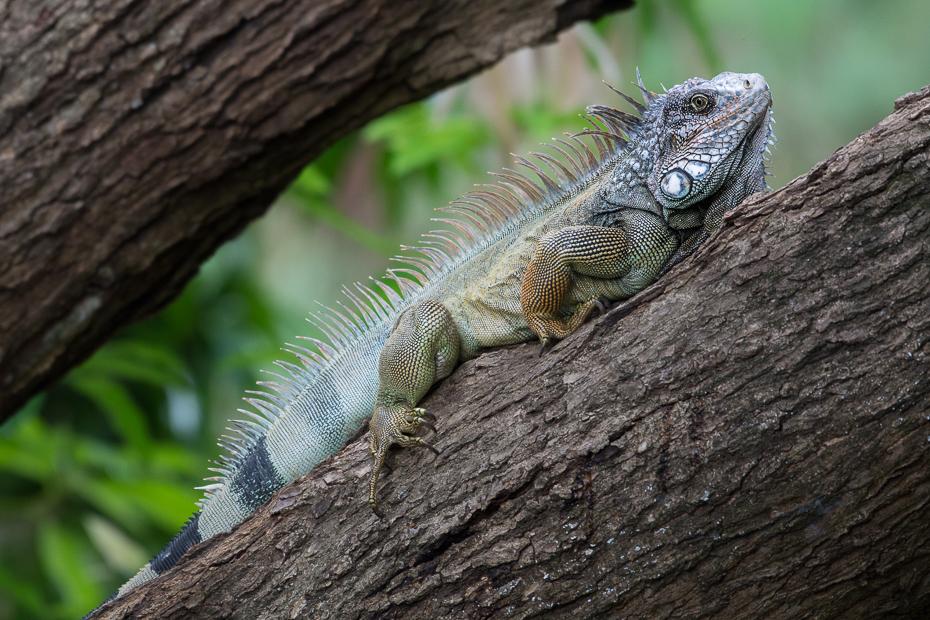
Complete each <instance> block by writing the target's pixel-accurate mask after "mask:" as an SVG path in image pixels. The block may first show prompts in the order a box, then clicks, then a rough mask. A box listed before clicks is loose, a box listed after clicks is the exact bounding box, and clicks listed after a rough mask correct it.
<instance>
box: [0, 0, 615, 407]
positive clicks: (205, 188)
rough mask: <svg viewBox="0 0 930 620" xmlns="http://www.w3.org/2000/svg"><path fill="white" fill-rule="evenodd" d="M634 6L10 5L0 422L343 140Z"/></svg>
mask: <svg viewBox="0 0 930 620" xmlns="http://www.w3.org/2000/svg"><path fill="white" fill-rule="evenodd" d="M631 4H632V1H631V0H512V1H509V2H504V3H502V2H497V1H496V0H471V1H470V2H454V1H452V0H416V1H410V0H355V1H349V0H103V1H97V2H93V3H87V2H75V1H68V0H60V1H59V2H35V1H34V0H10V1H9V2H2V3H0V187H2V188H3V190H2V193H0V421H2V420H3V419H5V418H6V417H8V416H9V415H11V414H12V413H13V412H14V411H16V409H17V408H18V407H19V406H20V405H22V404H23V403H24V402H25V400H26V399H27V398H28V397H29V396H31V395H33V394H35V393H36V392H37V391H38V390H40V389H42V388H44V387H47V386H48V385H49V384H50V383H51V382H52V381H54V380H55V379H57V378H59V377H60V376H61V375H62V374H64V373H65V372H66V371H67V370H68V369H69V368H71V367H72V366H73V365H74V364H76V363H77V362H79V361H81V360H83V359H84V358H86V357H87V356H88V355H89V354H90V353H91V352H92V351H93V350H94V349H95V348H97V347H98V346H100V345H101V344H102V343H103V342H104V341H105V340H106V339H107V338H108V337H109V336H111V335H112V334H113V333H114V331H115V330H116V329H118V328H119V327H121V326H123V325H125V324H126V323H128V322H130V321H132V320H134V319H137V318H140V317H144V316H146V315H149V314H151V313H152V312H154V311H156V310H158V309H160V308H161V307H162V306H164V305H165V304H166V303H168V302H169V301H171V300H172V299H174V298H175V297H176V296H177V294H178V293H179V292H180V291H181V289H182V288H183V286H184V285H185V283H186V282H187V281H188V280H189V279H190V278H191V276H193V275H194V274H195V273H196V272H197V269H198V267H199V265H200V263H202V262H203V261H204V260H205V259H206V258H207V257H209V256H210V255H211V254H212V253H213V251H214V250H215V249H216V248H217V246H219V244H220V243H222V242H223V241H225V240H227V239H229V238H230V237H232V236H234V235H235V234H236V233H238V232H239V231H240V230H241V229H242V227H243V226H245V225H246V224H247V223H248V222H249V221H250V220H252V219H253V218H255V217H257V216H258V215H260V214H261V213H262V212H264V210H265V209H266V208H267V207H268V205H269V204H270V203H271V202H272V200H273V199H274V198H275V197H276V196H277V195H278V194H279V193H280V192H281V190H282V189H284V187H285V186H286V185H287V183H289V182H290V181H291V180H292V179H293V178H294V177H295V176H296V175H297V173H298V172H299V171H300V169H301V168H302V167H303V166H304V165H306V164H307V163H308V162H309V161H311V160H312V159H313V158H314V157H316V156H317V155H319V154H320V153H321V152H322V151H323V150H324V149H325V148H326V147H327V146H329V145H331V144H332V143H333V142H335V141H336V140H337V139H339V138H341V137H342V136H345V135H346V134H348V133H349V132H350V131H352V130H354V129H356V128H358V127H359V126H361V125H362V124H363V123H365V122H366V121H368V120H370V119H372V118H375V117H377V116H379V115H381V114H383V113H384V112H386V111H388V110H390V109H392V108H394V107H396V106H398V105H401V104H403V103H407V102H410V101H414V100H416V99H420V98H422V97H425V96H426V95H429V94H430V93H432V92H434V91H436V90H438V89H440V88H442V87H444V86H446V85H448V84H451V83H453V82H456V81H460V80H462V79H464V78H465V77H467V76H468V75H471V74H473V73H475V72H477V71H479V70H480V69H483V68H485V67H487V66H489V65H491V64H493V63H494V62H496V61H497V60H499V59H500V58H501V57H502V56H503V55H504V54H506V53H507V52H510V51H513V50H516V49H518V48H520V47H524V46H526V45H532V44H536V43H540V42H542V41H548V40H552V39H553V38H554V36H555V34H556V33H557V32H558V31H559V30H562V29H564V28H566V27H568V26H570V25H571V24H572V23H573V22H575V21H577V20H580V19H593V18H596V17H599V16H600V15H603V14H604V13H606V12H607V11H610V10H615V9H619V8H625V7H628V6H629V5H631Z"/></svg>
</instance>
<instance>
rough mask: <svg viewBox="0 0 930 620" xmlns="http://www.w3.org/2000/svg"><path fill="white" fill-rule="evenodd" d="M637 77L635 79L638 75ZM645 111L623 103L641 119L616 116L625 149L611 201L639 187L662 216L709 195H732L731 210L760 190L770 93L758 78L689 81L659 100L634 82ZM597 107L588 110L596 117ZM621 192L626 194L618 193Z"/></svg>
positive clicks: (739, 76) (743, 76) (768, 135)
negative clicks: (619, 122)
mask: <svg viewBox="0 0 930 620" xmlns="http://www.w3.org/2000/svg"><path fill="white" fill-rule="evenodd" d="M637 77H638V73H637ZM639 88H640V91H641V92H642V95H643V100H644V102H645V104H646V105H645V106H644V105H640V104H639V103H638V102H636V101H634V100H632V99H631V98H630V97H627V96H626V95H623V94H622V93H620V94H621V96H623V97H624V98H625V99H626V100H627V101H630V102H631V103H632V104H633V105H634V107H636V109H637V111H639V113H640V114H641V115H642V118H639V119H635V121H633V120H631V117H630V116H629V115H626V114H623V113H619V112H617V111H613V112H614V113H615V114H614V115H615V116H618V117H622V118H621V121H625V122H624V123H623V131H624V133H625V134H626V137H627V138H628V140H629V142H630V144H629V147H628V149H627V157H626V161H625V162H624V165H621V166H620V167H619V168H617V170H616V172H615V176H614V178H613V179H612V185H613V187H612V188H611V189H612V190H613V191H612V192H611V193H610V194H611V198H614V197H616V198H614V199H613V200H609V202H611V203H614V202H616V203H622V202H624V200H623V199H622V198H620V197H621V196H623V195H624V192H627V193H628V194H630V195H632V196H634V198H633V200H634V201H635V202H637V203H638V202H639V200H638V199H637V198H635V196H637V195H640V194H639V192H640V191H641V190H642V188H643V186H645V188H647V189H648V190H649V193H650V194H651V195H652V198H653V199H654V200H655V201H656V202H658V203H659V205H660V206H661V207H662V210H663V212H664V213H665V215H666V216H668V215H669V214H670V213H674V212H675V211H678V210H681V209H686V208H688V207H691V206H693V205H696V204H699V203H701V202H702V201H705V200H706V199H707V198H710V197H713V196H716V195H718V194H720V193H721V192H726V193H727V194H732V196H728V197H730V198H732V199H735V201H734V204H735V203H738V202H739V201H741V200H742V199H743V198H745V197H746V196H748V195H749V194H751V193H753V192H757V191H760V190H762V189H763V188H764V187H765V181H764V177H763V175H764V173H765V165H764V164H765V162H764V158H763V155H764V152H765V149H766V144H767V142H768V141H769V139H770V138H771V137H772V132H771V129H770V122H771V109H772V94H771V92H770V91H769V87H768V84H766V82H765V79H764V78H763V77H762V76H761V75H759V74H758V73H721V74H720V75H718V76H717V77H715V78H713V79H711V80H705V79H702V78H693V79H690V80H688V81H687V82H685V83H683V84H680V85H678V86H675V87H674V88H672V89H671V90H669V91H668V92H666V93H664V94H656V93H653V92H650V91H649V90H647V89H646V88H645V86H643V83H642V80H639ZM605 110H608V108H605V107H603V106H592V107H591V108H589V112H591V113H594V114H597V115H598V116H599V117H602V116H603V115H604V113H605ZM623 188H625V190H624V189H623Z"/></svg>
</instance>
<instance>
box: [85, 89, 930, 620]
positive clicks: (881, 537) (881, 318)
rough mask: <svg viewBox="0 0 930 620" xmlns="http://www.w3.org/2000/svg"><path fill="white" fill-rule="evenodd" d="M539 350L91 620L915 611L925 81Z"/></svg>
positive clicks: (926, 180)
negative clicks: (382, 456)
mask: <svg viewBox="0 0 930 620" xmlns="http://www.w3.org/2000/svg"><path fill="white" fill-rule="evenodd" d="M895 108H896V111H895V112H894V113H893V114H892V115H891V116H890V117H888V118H887V119H886V120H885V121H883V122H882V123H881V124H879V125H878V126H877V127H875V128H874V129H872V130H870V131H869V132H867V133H865V134H863V135H862V136H860V137H859V138H858V139H856V140H855V141H854V142H853V143H852V144H850V145H849V146H847V147H845V148H843V149H841V150H839V151H837V153H836V154H834V155H833V156H832V157H831V158H830V159H828V160H827V161H825V162H823V163H821V164H819V165H818V166H816V167H815V168H814V169H813V170H812V171H811V172H809V173H808V174H806V175H804V176H802V177H800V178H798V179H797V180H795V181H794V182H793V183H791V184H790V185H789V186H787V187H786V188H784V189H782V190H780V191H778V192H775V193H773V194H767V195H764V196H757V197H754V198H753V199H751V200H750V201H748V203H747V204H745V205H744V206H743V207H741V208H740V209H739V210H738V212H736V213H733V214H731V215H730V217H728V218H727V219H726V221H725V223H724V226H723V228H722V230H721V231H720V233H719V234H717V235H716V236H715V238H714V239H712V240H711V241H710V242H708V243H707V244H706V245H705V247H704V248H702V249H701V251H700V252H699V253H698V254H697V255H696V256H695V257H693V258H692V259H691V260H689V261H687V262H686V263H685V264H683V265H681V266H680V267H679V268H677V269H676V270H675V271H674V272H672V273H671V274H669V275H668V276H667V277H665V278H663V280H661V281H660V282H659V283H657V284H656V285H654V286H653V287H651V288H650V289H647V290H646V291H644V292H643V293H641V294H640V295H639V296H638V297H636V298H634V299H633V300H631V301H629V302H628V303H626V304H623V305H621V306H620V307H618V308H616V309H614V310H613V311H612V312H610V313H609V314H608V315H606V316H605V317H602V318H600V319H599V320H597V321H595V322H593V323H592V324H589V325H587V326H586V327H585V328H584V329H582V330H581V331H580V332H579V333H578V334H576V335H574V336H573V337H572V338H569V339H568V340H566V341H564V342H563V343H561V344H559V345H558V346H557V347H555V349H554V350H553V351H551V352H550V353H548V354H546V355H545V356H544V357H542V358H541V359H537V358H536V357H535V355H534V351H535V350H536V346H535V345H525V346H517V347H511V348H505V349H500V350H495V351H491V352H488V353H485V354H484V355H482V356H481V357H479V358H478V359H476V360H473V361H471V362H469V363H467V364H465V365H463V366H462V367H461V368H459V369H458V370H457V371H456V372H455V373H454V374H453V375H452V376H451V377H450V378H449V379H447V380H446V381H444V382H443V383H442V384H441V385H440V386H439V387H438V389H436V390H435V392H434V393H433V394H432V395H430V396H429V397H428V399H427V400H426V401H425V402H424V406H425V407H427V408H428V409H430V410H431V411H433V412H435V413H436V414H438V415H439V417H440V428H439V433H440V434H439V436H438V437H437V443H438V444H439V445H441V446H442V447H444V448H445V452H444V453H443V454H442V455H441V456H439V457H435V456H433V455H432V454H431V453H429V452H427V451H423V450H421V451H416V450H404V451H396V452H395V453H394V454H393V455H392V457H391V465H392V466H393V468H394V471H393V473H392V474H391V475H389V476H386V477H384V479H383V489H382V497H383V503H382V507H383V508H384V510H385V511H386V513H387V514H388V515H389V520H388V522H381V521H379V520H378V519H376V518H375V517H374V516H373V515H372V514H371V511H370V510H369V508H368V506H367V505H366V503H365V497H366V485H365V479H366V476H367V475H368V471H369V466H370V457H369V454H368V450H367V443H366V441H365V440H364V439H358V440H355V441H354V442H350V443H349V445H348V446H347V447H346V448H345V449H344V450H343V451H341V452H340V453H339V454H338V455H336V456H335V457H334V458H330V459H327V460H326V461H324V462H323V463H322V464H320V465H319V466H318V467H317V468H315V469H314V470H313V471H312V472H311V473H310V474H309V475H307V476H305V477H304V478H303V479H301V480H299V481H298V482H296V483H294V484H292V485H290V486H288V487H286V488H285V489H283V490H282V491H281V492H279V493H278V494H277V495H276V496H275V497H274V498H273V499H272V501H271V502H270V503H269V504H268V505H266V506H265V507H263V508H262V509H261V510H259V511H258V512H257V513H256V514H255V515H254V516H253V517H252V518H250V519H249V520H248V521H246V522H245V523H243V524H242V525H241V526H240V527H238V528H236V529H235V530H234V531H233V532H232V533H231V534H229V535H225V536H222V537H221V538H220V539H217V540H212V541H208V542H206V543H204V544H202V545H200V546H198V547H196V548H194V549H193V550H191V552H190V553H189V554H188V556H187V557H186V558H185V559H183V560H182V561H181V563H180V564H179V565H178V566H177V567H176V568H175V570H174V571H173V572H171V573H169V574H168V575H166V576H164V577H162V578H159V579H158V580H156V581H153V582H151V583H149V584H146V585H145V586H143V587H140V588H138V589H137V590H135V591H133V592H131V593H130V594H129V595H128V596H126V597H125V598H124V599H122V600H119V601H116V602H113V603H111V604H109V605H108V606H106V607H105V608H104V610H103V611H102V612H100V613H99V614H98V615H97V617H99V618H127V617H130V616H131V617H133V618H156V617H157V618H182V617H183V618H285V617H286V618H375V617H380V618H461V617H465V618H498V617H500V618H503V617H516V618H524V617H543V618H850V619H853V618H855V619H861V618H889V617H895V618H924V617H927V616H926V615H925V614H926V613H927V610H928V609H930V570H928V566H930V421H928V420H930V407H928V405H930V386H928V377H927V372H928V359H927V357H928V346H927V340H928V337H930V287H928V282H930V200H928V193H930V86H928V87H927V88H925V89H924V90H923V91H921V92H920V93H919V94H912V95H908V96H906V97H904V98H902V99H900V100H899V101H898V102H897V103H896V106H895Z"/></svg>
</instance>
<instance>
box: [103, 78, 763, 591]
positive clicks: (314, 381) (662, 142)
mask: <svg viewBox="0 0 930 620" xmlns="http://www.w3.org/2000/svg"><path fill="white" fill-rule="evenodd" d="M639 88H640V91H641V92H642V95H643V99H644V101H645V104H646V105H640V104H639V103H638V102H636V101H634V100H633V99H631V98H629V97H627V96H626V95H623V94H622V93H618V94H620V95H621V96H623V97H624V98H625V99H626V100H627V101H629V102H630V103H631V104H632V105H633V106H634V107H635V108H636V110H637V111H638V112H639V114H640V116H634V115H631V114H627V113H624V112H620V111H618V110H615V109H613V108H609V107H605V106H591V107H589V108H588V114H589V115H591V116H593V117H595V118H596V119H597V120H598V121H599V123H600V124H599V125H598V126H597V128H596V129H587V130H585V131H584V132H582V134H584V135H587V136H590V139H591V140H592V141H593V142H594V145H595V147H596V150H597V153H595V152H594V151H592V150H591V149H589V148H588V147H587V146H586V145H585V143H584V142H583V141H581V140H579V139H578V137H577V136H572V137H570V139H569V140H567V141H563V140H558V141H557V142H558V143H559V144H560V145H561V146H560V147H553V148H554V149H555V150H556V151H557V152H558V153H560V154H561V155H562V156H563V159H562V160H558V159H556V158H554V157H552V156H550V155H546V154H534V155H535V156H536V157H537V159H538V160H539V161H540V162H541V163H542V164H544V165H545V166H546V167H547V168H548V169H549V170H551V171H552V173H553V176H554V178H553V176H549V175H547V174H545V173H544V172H543V171H542V169H541V168H540V167H538V166H537V164H534V163H531V162H530V161H528V160H526V159H523V158H519V159H518V163H520V164H521V165H523V166H526V167H527V168H529V169H530V170H532V171H533V172H534V173H535V174H536V175H537V176H538V177H539V179H540V182H539V183H537V182H534V181H531V180H529V179H528V178H526V177H524V176H522V175H520V174H517V173H515V172H512V171H508V172H506V173H504V174H499V175H496V176H498V177H499V178H500V183H499V184H498V185H496V186H483V187H482V189H479V190H478V191H475V192H472V193H470V194H467V195H466V196H464V197H462V198H461V199H459V200H457V201H454V202H453V203H452V205H451V206H450V207H449V208H447V209H446V210H447V211H451V212H453V213H455V214H457V215H458V218H457V219H448V220H440V221H443V222H445V223H447V224H448V225H450V226H451V227H452V228H454V229H455V230H454V231H452V232H439V233H433V234H431V235H427V236H426V237H428V238H427V239H426V240H425V241H424V246H423V247H419V248H405V249H408V250H414V251H416V252H418V253H419V254H418V255H414V256H407V257H402V258H401V260H403V261H405V262H407V263H409V264H410V265H412V266H413V267H415V268H416V269H415V270H414V269H396V270H391V271H389V272H388V273H389V274H390V276H391V277H393V278H394V281H395V282H396V283H397V285H398V286H399V288H400V290H401V295H398V294H397V293H395V292H394V291H393V290H392V289H391V288H389V287H387V286H384V285H382V284H381V283H380V282H378V281H375V284H376V285H377V286H379V287H380V289H381V292H382V295H377V294H375V293H374V292H373V291H371V290H370V289H368V288H366V287H364V286H361V285H356V288H355V291H352V290H349V289H346V290H345V293H346V295H347V297H348V298H349V300H350V301H351V302H352V303H351V304H350V305H343V306H342V310H341V311H336V310H329V311H328V312H325V313H320V314H319V315H318V317H319V323H318V324H319V325H320V327H321V328H322V329H323V330H324V331H325V332H326V334H327V336H328V337H329V340H330V342H329V343H325V342H321V341H317V340H314V341H313V342H314V345H315V347H316V349H315V350H308V349H304V348H301V347H295V346H291V349H290V350H291V351H292V352H293V353H294V354H295V355H296V356H297V358H298V360H299V361H300V364H299V365H297V364H292V363H288V362H278V365H279V366H280V367H281V368H283V369H284V370H285V371H287V373H288V374H289V375H290V377H284V376H279V375H275V377H276V378H277V379H278V380H277V381H274V382H262V383H260V384H259V385H262V386H264V387H266V388H269V389H270V390H272V391H273V392H274V393H271V392H253V394H256V395H257V396H258V397H257V398H247V399H246V400H247V401H248V402H250V403H251V404H252V405H253V406H254V407H255V408H256V409H257V411H258V413H256V412H252V411H246V410H240V411H242V413H244V414H245V415H247V416H248V417H249V418H250V419H248V420H246V421H240V422H235V423H234V424H235V426H236V429H235V432H237V433H238V435H239V436H238V437H235V438H230V437H225V436H224V438H223V439H222V440H221V442H220V444H221V445H222V446H224V447H226V448H227V449H228V451H229V455H228V456H225V457H223V458H224V462H223V463H221V464H220V466H219V467H218V468H216V469H214V470H213V471H215V472H216V473H217V474H218V475H217V476H216V477H214V478H211V479H209V480H211V481H212V483H211V484H209V485H208V486H206V487H204V489H205V490H206V497H205V498H204V499H203V500H202V501H201V502H200V503H199V506H200V511H199V512H198V513H196V514H195V515H194V516H193V517H192V518H191V519H190V520H189V521H188V522H187V524H186V525H185V526H184V528H183V529H182V530H181V532H180V533H179V534H178V535H177V536H175V538H174V539H173V540H172V541H171V542H170V543H169V544H168V546H167V547H165V549H164V550H163V551H162V552H161V553H159V554H158V555H157V556H156V557H155V558H154V559H153V560H152V561H151V562H150V563H149V564H148V565H147V566H145V567H144V568H143V569H142V570H141V571H140V572H139V574H138V575H136V576H135V577H134V578H133V579H132V580H131V581H129V582H128V583H126V584H125V585H124V586H123V587H122V588H120V590H119V592H117V594H115V595H114V596H121V595H122V594H124V593H125V592H126V591H128V590H129V589H131V588H133V587H135V586H137V585H139V584H140V583H143V582H145V581H148V580H150V579H152V578H154V577H156V576H157V575H159V574H161V573H163V572H165V571H166V570H168V569H169V568H170V567H172V566H173V565H174V564H175V563H176V562H177V561H178V559H179V558H180V557H181V556H182V555H183V554H184V552H185V551H186V550H187V549H188V548H190V547H191V546H192V545H194V544H196V543H198V542H200V541H203V540H206V539H207V538H210V537H211V536H213V535H215V534H217V533H220V532H225V531H228V530H230V529H231V528H232V527H233V526H234V525H235V524H237V523H239V522H240V521H242V520H243V519H244V518H245V517H247V516H248V515H249V514H250V513H251V512H252V511H253V510H255V508H256V507H258V506H259V505H261V504H262V503H264V502H265V501H267V500H268V499H269V498H270V497H271V495H272V494H273V493H274V492H275V491H277V490H278V489H280V488H281V487H283V486H284V485H286V484H288V483H290V482H291V481H293V480H295V479H297V478H299V477H300V476H302V475H304V474H305V473H307V472H308V471H310V469H311V468H312V467H313V466H314V465H315V464H316V463H318V462H319V461H321V460H322V459H324V458H325V457H326V456H328V455H330V454H332V453H333V452H335V451H336V450H337V449H338V448H339V447H340V446H341V445H342V443H343V442H344V441H345V440H346V439H347V438H348V437H349V436H350V435H352V433H354V432H355V431H356V429H357V428H358V427H359V425H360V424H361V423H362V422H363V421H364V420H365V419H366V418H368V417H371V425H370V429H371V432H370V435H371V451H372V454H373V455H374V466H373V468H372V472H371V478H370V485H369V502H370V504H371V507H372V508H373V509H374V511H375V512H376V513H377V514H378V515H381V510H380V509H379V507H378V499H377V481H378V473H379V471H380V470H381V467H382V465H383V463H384V460H385V456H386V454H387V449H388V448H389V447H390V445H391V444H398V445H400V446H403V447H414V446H425V447H428V448H431V449H433V450H436V449H435V448H433V446H431V445H430V444H429V443H427V442H426V441H425V440H424V439H423V438H421V437H420V436H419V435H420V432H421V431H422V430H423V429H424V428H427V429H430V430H435V428H434V426H433V423H434V422H435V421H436V418H435V416H433V415H432V414H431V413H429V412H427V411H425V410H423V409H420V408H418V407H417V406H416V405H417V403H418V401H419V400H420V399H421V398H422V397H423V395H424V394H425V393H426V392H427V390H428V389H429V388H430V386H431V385H432V384H433V383H434V382H436V381H438V380H440V379H442V378H444V377H446V376H448V375H449V374H450V373H451V372H452V370H453V369H454V368H455V367H456V365H458V364H459V363H461V362H462V361H465V360H467V359H470V358H473V357H475V356H477V355H478V353H479V351H480V350H481V349H482V348H485V347H491V346H497V345H504V344H512V343H517V342H523V341H526V340H532V339H533V338H539V339H540V340H541V341H542V346H543V347H544V346H545V344H546V343H547V342H549V341H552V340H557V339H560V338H564V337H566V336H567V335H569V334H571V333H572V332H573V331H574V330H575V329H577V328H578V326H579V325H581V323H582V322H583V321H584V320H585V318H586V317H587V316H588V315H589V314H590V313H591V312H592V311H594V310H596V309H599V308H600V309H603V301H605V300H617V299H622V298H625V297H629V296H631V295H633V294H634V293H636V292H638V291H640V290H642V289H643V288H644V287H646V286H648V285H649V284H651V283H652V282H653V281H655V279H656V278H657V277H659V276H660V275H662V274H663V273H665V272H666V271H667V270H668V269H670V268H671V267H672V266H674V265H675V264H677V263H678V262H680V261H681V260H682V259H684V258H685V257H687V256H688V255H689V254H691V253H692V252H693V251H694V250H695V249H696V248H697V247H698V246H699V245H700V244H701V243H702V242H703V241H704V240H705V239H707V237H708V236H709V235H710V234H711V233H712V232H713V231H714V230H715V229H716V228H717V227H718V226H719V225H720V221H721V218H722V216H723V214H724V213H725V212H726V211H728V210H729V209H732V208H733V207H735V206H736V205H737V204H739V203H740V201H742V200H743V199H744V198H745V197H746V196H748V195H749V194H752V193H754V192H757V191H760V190H762V189H763V188H764V187H765V182H764V177H763V175H764V174H765V167H764V163H763V159H764V151H766V150H767V143H771V139H772V138H773V136H772V132H771V129H770V117H771V104H772V98H771V94H770V93H769V89H768V85H767V84H766V83H765V80H764V79H763V78H762V76H761V75H758V74H734V73H722V74H720V75H718V76H717V77H715V78H714V79H713V80H709V81H708V80H704V79H699V78H694V79H691V80H688V81H687V82H685V83H684V84H681V85H679V86H676V87H674V88H672V89H671V90H670V91H668V92H667V93H665V94H661V95H659V94H656V93H652V92H650V91H648V90H646V88H645V87H644V86H643V83H642V80H640V81H639ZM589 120H590V119H589ZM385 299H386V300H387V301H385ZM372 412H374V415H372ZM437 452H438V451H437Z"/></svg>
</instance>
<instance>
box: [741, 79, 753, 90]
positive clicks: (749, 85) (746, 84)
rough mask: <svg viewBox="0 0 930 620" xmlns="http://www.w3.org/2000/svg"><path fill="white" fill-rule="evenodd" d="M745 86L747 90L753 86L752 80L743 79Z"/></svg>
mask: <svg viewBox="0 0 930 620" xmlns="http://www.w3.org/2000/svg"><path fill="white" fill-rule="evenodd" d="M743 88H745V89H746V90H749V89H750V88H752V82H750V81H749V80H743Z"/></svg>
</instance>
